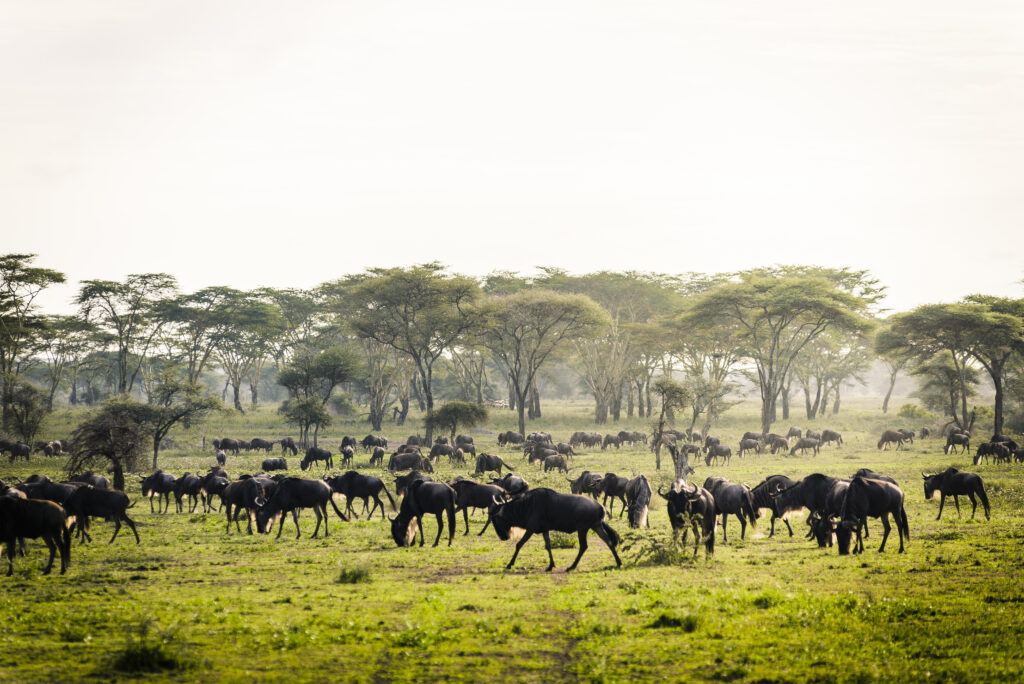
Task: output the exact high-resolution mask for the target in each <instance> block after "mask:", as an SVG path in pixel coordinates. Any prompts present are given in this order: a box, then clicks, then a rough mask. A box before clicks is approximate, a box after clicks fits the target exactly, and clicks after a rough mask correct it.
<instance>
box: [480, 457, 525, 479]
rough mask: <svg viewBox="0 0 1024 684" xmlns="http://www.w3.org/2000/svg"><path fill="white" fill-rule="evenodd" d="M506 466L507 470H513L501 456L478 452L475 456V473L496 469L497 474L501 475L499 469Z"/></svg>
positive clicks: (481, 473)
mask: <svg viewBox="0 0 1024 684" xmlns="http://www.w3.org/2000/svg"><path fill="white" fill-rule="evenodd" d="M502 468H508V469H509V470H515V469H514V468H513V467H512V466H510V465H509V464H508V463H505V461H503V460H501V456H492V455H491V454H484V453H482V454H480V455H479V456H477V457H476V470H475V471H474V473H475V474H476V475H483V474H484V473H486V472H487V471H489V470H494V471H497V473H498V476H499V477H500V476H501V469H502Z"/></svg>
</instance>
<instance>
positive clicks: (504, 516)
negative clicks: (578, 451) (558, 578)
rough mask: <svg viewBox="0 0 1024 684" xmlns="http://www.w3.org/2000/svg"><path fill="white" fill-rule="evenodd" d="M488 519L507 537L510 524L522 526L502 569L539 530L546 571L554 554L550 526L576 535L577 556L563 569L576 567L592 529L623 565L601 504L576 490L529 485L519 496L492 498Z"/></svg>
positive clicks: (510, 563) (506, 538)
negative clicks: (518, 538)
mask: <svg viewBox="0 0 1024 684" xmlns="http://www.w3.org/2000/svg"><path fill="white" fill-rule="evenodd" d="M490 516H491V520H492V521H493V524H494V531H495V532H497V533H498V538H499V539H501V540H502V541H507V540H508V539H509V538H510V536H511V531H512V528H513V527H516V528H519V529H521V530H523V536H522V538H521V539H520V540H519V542H518V543H516V550H515V552H514V553H513V554H512V559H511V560H509V562H508V564H507V565H506V566H505V569H506V570H508V569H511V568H512V566H513V564H515V562H516V557H517V556H519V551H520V549H522V548H523V545H524V544H526V542H527V541H529V539H530V537H531V536H533V535H534V534H537V533H538V532H539V533H540V534H541V535H543V537H544V546H545V548H546V549H547V552H548V559H549V560H550V563H549V564H548V567H547V571H548V572H550V571H551V570H552V569H553V568H554V567H555V557H554V556H553V555H552V554H551V536H550V533H551V531H552V530H554V531H557V532H576V533H577V535H578V537H579V545H580V550H579V553H577V554H576V560H574V561H573V562H572V565H570V566H569V567H568V568H566V572H569V571H572V570H574V569H576V565H577V564H578V563H579V562H580V558H582V557H583V554H584V553H585V552H586V550H587V534H588V532H589V531H590V530H593V531H594V533H595V534H597V536H598V537H600V538H601V540H602V541H603V542H604V543H605V544H607V545H608V548H609V549H610V550H611V552H612V556H614V557H615V565H616V566H618V567H622V561H621V560H620V559H619V554H618V552H616V550H615V547H616V546H618V544H619V541H620V540H619V535H618V533H617V532H616V531H615V530H614V529H612V527H611V526H610V525H609V524H608V523H607V522H605V520H604V517H605V510H604V506H601V505H600V504H598V503H597V502H596V501H594V500H592V499H588V498H587V497H585V496H579V495H576V494H559V493H558V492H556V491H554V490H552V489H547V488H540V489H531V490H530V491H528V492H526V493H525V494H523V495H522V496H521V497H519V498H518V499H513V500H511V501H508V502H504V503H502V502H500V501H497V500H495V501H494V502H493V503H492V505H491V508H490Z"/></svg>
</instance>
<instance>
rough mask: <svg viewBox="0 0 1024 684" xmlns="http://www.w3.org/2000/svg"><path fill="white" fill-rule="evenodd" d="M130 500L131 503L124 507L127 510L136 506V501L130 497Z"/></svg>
mask: <svg viewBox="0 0 1024 684" xmlns="http://www.w3.org/2000/svg"><path fill="white" fill-rule="evenodd" d="M129 501H130V503H129V504H128V505H127V506H125V507H124V510H126V511H127V510H128V509H129V508H135V503H136V502H135V501H131V500H130V499H129Z"/></svg>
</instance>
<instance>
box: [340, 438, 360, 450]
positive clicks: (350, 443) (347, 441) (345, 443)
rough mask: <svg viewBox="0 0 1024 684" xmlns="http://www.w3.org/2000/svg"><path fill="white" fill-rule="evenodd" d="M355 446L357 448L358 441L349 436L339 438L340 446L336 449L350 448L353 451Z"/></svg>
mask: <svg viewBox="0 0 1024 684" xmlns="http://www.w3.org/2000/svg"><path fill="white" fill-rule="evenodd" d="M357 446H359V440H357V439H356V438H355V437H352V436H350V435H345V436H344V437H342V438H341V444H340V445H339V446H338V448H339V449H344V448H345V447H352V448H353V449H355V448H356V447H357Z"/></svg>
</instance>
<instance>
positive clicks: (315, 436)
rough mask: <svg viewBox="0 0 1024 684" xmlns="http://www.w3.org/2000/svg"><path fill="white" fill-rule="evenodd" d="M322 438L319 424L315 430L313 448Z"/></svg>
mask: <svg viewBox="0 0 1024 684" xmlns="http://www.w3.org/2000/svg"><path fill="white" fill-rule="evenodd" d="M319 436H320V424H319V423H317V424H316V427H314V428H313V446H314V447H315V446H316V441H317V439H318V438H319Z"/></svg>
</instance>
